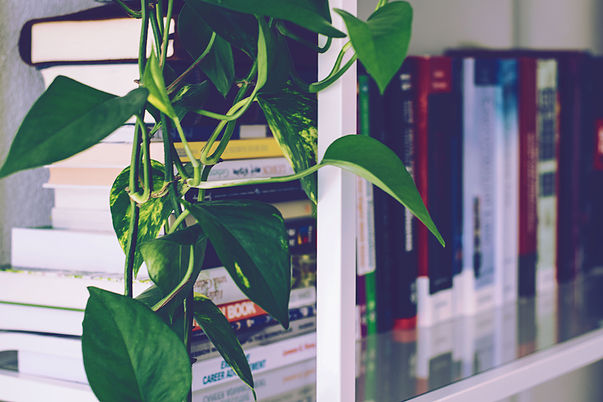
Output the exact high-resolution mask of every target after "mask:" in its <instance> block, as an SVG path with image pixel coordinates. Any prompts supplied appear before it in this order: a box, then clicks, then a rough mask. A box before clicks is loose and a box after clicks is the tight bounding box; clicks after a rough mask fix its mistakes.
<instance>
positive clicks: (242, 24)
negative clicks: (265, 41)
mask: <svg viewBox="0 0 603 402" xmlns="http://www.w3.org/2000/svg"><path fill="white" fill-rule="evenodd" d="M185 3H186V4H187V5H188V6H189V7H190V8H192V9H194V10H195V11H196V14H197V16H198V18H199V20H200V21H199V23H202V22H204V23H205V24H206V25H208V26H209V27H211V29H212V30H213V31H214V32H216V33H217V34H218V35H220V36H221V37H222V38H224V39H225V40H226V41H228V43H230V44H231V45H232V46H234V47H236V48H237V49H241V50H242V51H243V52H245V53H246V54H247V55H248V56H249V57H250V58H252V59H253V58H255V55H256V46H257V42H258V24H257V21H256V20H255V18H254V17H253V16H251V15H249V14H243V13H238V12H236V11H232V10H227V9H224V8H222V7H218V6H214V5H211V4H209V3H205V2H203V1H201V0H185Z"/></svg>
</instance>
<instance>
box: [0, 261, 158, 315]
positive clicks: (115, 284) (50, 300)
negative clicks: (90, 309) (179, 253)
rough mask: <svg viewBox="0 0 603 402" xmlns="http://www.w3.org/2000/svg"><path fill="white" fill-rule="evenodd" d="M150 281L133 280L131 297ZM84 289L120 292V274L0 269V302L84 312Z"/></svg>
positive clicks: (121, 284)
mask: <svg viewBox="0 0 603 402" xmlns="http://www.w3.org/2000/svg"><path fill="white" fill-rule="evenodd" d="M151 285H152V282H151V280H150V279H135V280H134V281H133V294H134V296H137V295H139V294H140V293H142V292H143V291H144V290H145V289H147V288H148V287H150V286H151ZM88 286H95V287H98V288H102V289H105V290H108V291H111V292H115V293H120V294H121V293H123V292H124V280H123V274H106V273H90V272H73V271H58V270H49V269H12V268H6V269H0V302H5V303H17V304H28V305H37V306H45V307H53V308H69V309H79V310H84V309H85V308H86V302H87V301H88V296H89V293H88V290H87V287H88Z"/></svg>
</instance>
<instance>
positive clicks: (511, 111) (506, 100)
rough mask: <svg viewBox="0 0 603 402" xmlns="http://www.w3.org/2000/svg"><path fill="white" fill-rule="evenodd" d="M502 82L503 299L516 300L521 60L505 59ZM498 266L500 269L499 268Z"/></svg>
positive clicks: (501, 198)
mask: <svg viewBox="0 0 603 402" xmlns="http://www.w3.org/2000/svg"><path fill="white" fill-rule="evenodd" d="M500 73H501V77H500V79H501V84H502V91H503V125H504V131H503V136H504V137H503V140H504V146H503V150H504V154H503V161H502V169H501V171H500V172H498V174H497V178H500V179H501V180H500V181H501V188H500V190H501V194H500V197H499V199H500V200H501V201H502V203H501V205H500V208H499V210H500V211H502V216H501V219H500V224H501V226H502V237H503V238H502V245H503V248H502V262H503V263H502V265H501V267H500V269H502V279H503V282H502V302H503V304H504V303H507V302H514V301H515V300H517V295H518V278H517V276H518V269H519V267H518V265H517V256H518V253H519V251H518V240H517V238H518V236H519V232H518V219H519V206H518V202H519V120H518V119H519V117H518V113H519V110H518V107H519V103H518V82H519V69H518V62H517V60H514V59H504V60H501V72H500ZM497 269H499V268H498V267H497Z"/></svg>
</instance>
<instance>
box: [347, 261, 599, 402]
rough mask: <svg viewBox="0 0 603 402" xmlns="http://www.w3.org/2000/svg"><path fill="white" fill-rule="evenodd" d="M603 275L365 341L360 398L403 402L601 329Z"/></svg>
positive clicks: (363, 399)
mask: <svg viewBox="0 0 603 402" xmlns="http://www.w3.org/2000/svg"><path fill="white" fill-rule="evenodd" d="M602 302H603V273H598V274H596V273H593V274H591V275H589V276H588V277H587V278H585V279H584V280H580V281H576V282H573V283H569V284H564V285H561V286H559V288H558V289H557V290H555V291H549V292H547V293H543V294H541V295H539V297H538V298H536V299H522V300H520V301H519V303H517V304H513V305H507V306H502V307H500V308H498V309H495V310H492V311H486V312H483V313H480V314H478V315H475V316H469V317H462V318H457V319H454V320H451V321H448V322H444V323H440V324H438V325H434V326H432V327H426V328H418V329H416V330H405V331H393V332H388V333H384V334H379V335H377V336H372V337H367V338H366V339H364V340H363V341H362V343H361V345H360V349H361V354H360V361H361V365H360V375H359V376H358V377H357V379H356V400H357V401H401V400H405V399H409V398H412V397H414V396H417V395H420V394H423V393H425V392H429V391H432V390H434V389H437V388H440V387H442V386H445V385H448V384H451V383H453V382H456V381H459V380H462V379H465V378H468V377H471V376H473V375H475V374H478V373H482V372H484V371H487V370H489V369H492V368H495V367H499V366H502V365H504V364H505V363H509V362H512V361H515V360H517V359H519V358H521V357H524V356H527V355H529V354H532V353H534V352H536V351H541V350H544V349H547V348H549V347H551V346H554V345H556V344H558V343H561V342H563V341H566V340H569V339H572V338H574V337H576V336H579V335H582V334H585V333H587V332H589V331H590V330H593V329H596V328H599V327H601V326H603V303H602Z"/></svg>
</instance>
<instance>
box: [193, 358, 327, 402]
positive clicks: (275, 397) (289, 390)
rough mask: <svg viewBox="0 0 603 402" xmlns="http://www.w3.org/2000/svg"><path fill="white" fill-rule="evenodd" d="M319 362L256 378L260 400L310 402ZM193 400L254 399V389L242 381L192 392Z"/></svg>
mask: <svg viewBox="0 0 603 402" xmlns="http://www.w3.org/2000/svg"><path fill="white" fill-rule="evenodd" d="M315 383H316V361H315V360H314V359H308V360H304V361H302V362H300V363H295V364H291V365H288V366H285V367H282V368H277V369H274V370H269V371H266V372H265V373H260V374H258V375H254V385H255V392H256V395H257V397H258V400H260V401H268V402H270V401H272V402H276V401H311V400H315V399H316V386H315ZM192 396H193V401H224V402H234V401H246V400H253V393H252V391H251V389H249V387H248V386H247V385H245V384H242V383H241V382H239V381H236V382H227V383H224V384H222V385H216V386H212V387H208V388H206V389H203V390H200V391H197V392H193V395H192Z"/></svg>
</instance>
